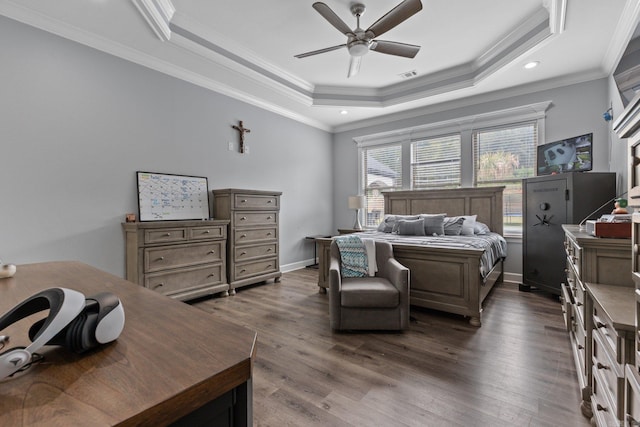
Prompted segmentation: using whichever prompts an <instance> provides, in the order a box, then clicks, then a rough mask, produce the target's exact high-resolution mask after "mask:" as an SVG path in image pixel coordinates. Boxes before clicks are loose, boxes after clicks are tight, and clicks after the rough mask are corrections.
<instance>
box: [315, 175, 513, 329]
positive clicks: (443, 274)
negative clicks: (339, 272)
mask: <svg viewBox="0 0 640 427" xmlns="http://www.w3.org/2000/svg"><path fill="white" fill-rule="evenodd" d="M503 190H504V187H481V188H458V189H446V190H413V191H393V192H384V193H383V195H384V210H385V212H384V214H385V215H387V214H392V215H417V214H429V213H446V214H447V215H448V216H462V215H477V221H479V222H482V223H484V224H486V225H487V226H488V227H489V228H490V230H491V231H492V232H494V233H496V234H498V235H502V234H503V214H502V192H503ZM367 237H369V236H367ZM389 239H391V243H392V245H393V252H394V257H395V258H396V259H397V260H398V261H399V262H400V263H402V264H403V265H405V266H407V267H408V268H409V269H410V271H411V297H410V298H411V305H413V306H418V307H425V308H430V309H435V310H440V311H444V312H447V313H454V314H459V315H462V316H466V317H468V319H469V323H470V324H471V325H473V326H481V319H482V304H483V302H484V300H485V298H486V297H487V295H488V294H489V292H490V291H491V289H492V288H493V286H494V285H495V284H496V283H498V282H500V281H502V278H503V273H504V270H503V265H504V258H502V257H500V258H498V259H497V260H496V262H495V263H493V264H492V265H489V266H488V267H486V266H485V267H484V268H483V269H481V265H482V258H483V254H484V252H485V250H484V249H478V248H474V247H471V246H464V245H459V247H447V246H446V245H441V244H418V243H416V242H415V241H411V239H405V240H404V241H403V239H402V236H397V235H392V236H390V237H389ZM317 243H318V248H319V267H318V268H319V274H318V286H319V287H320V292H321V293H326V290H327V287H328V286H329V283H328V269H329V266H328V259H329V246H330V244H331V239H330V238H325V239H318V240H317ZM482 270H484V271H482Z"/></svg>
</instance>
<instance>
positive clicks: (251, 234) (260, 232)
mask: <svg viewBox="0 0 640 427" xmlns="http://www.w3.org/2000/svg"><path fill="white" fill-rule="evenodd" d="M277 239H278V228H277V227H270V228H257V229H248V230H236V232H235V236H234V243H236V244H238V245H240V244H242V245H244V244H250V243H260V242H267V241H269V240H277Z"/></svg>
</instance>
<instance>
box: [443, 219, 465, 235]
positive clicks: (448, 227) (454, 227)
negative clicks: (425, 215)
mask: <svg viewBox="0 0 640 427" xmlns="http://www.w3.org/2000/svg"><path fill="white" fill-rule="evenodd" d="M463 223H464V218H463V217H452V218H445V219H444V234H445V235H446V236H459V235H460V233H461V232H462V224H463Z"/></svg>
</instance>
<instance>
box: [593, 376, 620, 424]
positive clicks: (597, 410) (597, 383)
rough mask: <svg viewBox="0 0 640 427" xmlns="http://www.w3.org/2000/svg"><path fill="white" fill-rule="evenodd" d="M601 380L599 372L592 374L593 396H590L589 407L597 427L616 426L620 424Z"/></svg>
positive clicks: (610, 397)
mask: <svg viewBox="0 0 640 427" xmlns="http://www.w3.org/2000/svg"><path fill="white" fill-rule="evenodd" d="M602 383H603V380H602V378H601V377H600V375H599V372H596V371H595V368H594V372H593V394H592V395H591V406H592V410H593V418H594V420H595V422H596V425H597V426H598V427H611V426H617V425H619V424H620V423H619V422H618V419H617V418H616V412H615V408H614V407H613V403H612V401H611V400H612V398H613V396H611V394H610V393H609V392H608V390H607V388H606V387H604V386H603V384H602Z"/></svg>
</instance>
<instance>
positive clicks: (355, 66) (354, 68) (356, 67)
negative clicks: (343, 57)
mask: <svg viewBox="0 0 640 427" xmlns="http://www.w3.org/2000/svg"><path fill="white" fill-rule="evenodd" d="M361 62H362V56H352V57H351V60H350V61H349V74H347V77H353V76H355V75H356V74H358V71H360V63H361Z"/></svg>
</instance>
